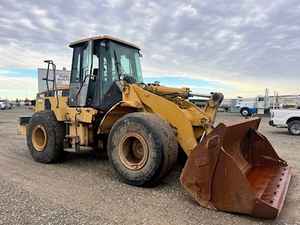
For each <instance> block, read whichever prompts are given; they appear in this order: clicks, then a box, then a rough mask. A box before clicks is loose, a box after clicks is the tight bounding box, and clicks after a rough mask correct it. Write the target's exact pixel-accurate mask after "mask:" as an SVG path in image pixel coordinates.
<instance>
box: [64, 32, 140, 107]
mask: <svg viewBox="0 0 300 225" xmlns="http://www.w3.org/2000/svg"><path fill="white" fill-rule="evenodd" d="M70 47H71V48H73V60H72V69H71V80H70V97H69V105H70V106H81V107H93V108H97V109H100V110H103V111H106V110H108V109H109V108H110V107H111V106H112V105H114V104H116V103H117V102H119V101H121V100H122V90H121V89H120V82H119V81H120V80H126V81H129V82H132V83H133V82H134V83H142V82H143V77H142V70H141V64H140V56H141V54H140V49H139V47H137V46H136V45H133V44H131V43H128V42H125V41H122V40H119V39H116V38H113V37H110V36H107V35H104V36H97V37H93V38H89V39H84V40H80V41H76V42H73V43H71V44H70Z"/></svg>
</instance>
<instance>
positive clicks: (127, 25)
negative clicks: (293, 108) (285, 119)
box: [0, 0, 300, 96]
mask: <svg viewBox="0 0 300 225" xmlns="http://www.w3.org/2000/svg"><path fill="white" fill-rule="evenodd" d="M299 9H300V2H299V1H297V0H289V1H286V0H274V1H271V2H270V1H261V0H245V1H218V0H202V1H195V0H189V1H188V0H186V1H182V0H173V1H167V0H161V1H158V0H156V1H153V0H149V1H147V0H126V1H125V0H103V1H98V0H89V1H80V0H69V1H67V3H66V2H65V1H55V4H53V3H51V2H49V1H38V0H24V1H17V0H11V1H1V2H0V10H1V14H0V29H1V36H0V68H12V67H13V68H15V67H20V68H36V67H41V66H43V63H42V61H43V60H44V59H49V58H51V59H54V60H55V62H56V63H57V64H58V68H61V67H63V66H65V67H67V68H70V63H71V54H72V51H71V49H70V48H68V47H67V44H68V43H69V42H70V41H73V40H76V39H79V38H82V37H87V36H91V35H97V34H111V35H113V36H117V37H120V38H123V39H126V40H128V41H132V42H135V43H137V44H138V45H140V46H141V48H142V49H143V55H144V58H143V60H142V61H143V69H144V74H145V75H146V76H150V75H153V74H154V73H156V74H157V76H162V75H164V76H168V75H174V74H175V75H176V76H177V75H179V76H188V77H189V78H191V79H205V80H210V81H217V82H219V83H223V84H224V85H225V86H226V85H227V84H229V85H228V86H226V87H225V88H224V92H225V96H231V95H234V96H236V95H252V94H254V93H255V92H260V93H262V92H263V91H264V88H270V89H276V90H277V91H282V92H285V93H292V92H298V91H299V88H298V86H297V85H296V84H299V83H300V76H299V72H300V68H299V61H300V51H299V49H300V39H299V36H300V25H299V23H298V21H299V20H300V10H299ZM234 85H237V86H236V87H234ZM208 87H212V86H208ZM212 91H213V90H212ZM237 92H238V93H237Z"/></svg>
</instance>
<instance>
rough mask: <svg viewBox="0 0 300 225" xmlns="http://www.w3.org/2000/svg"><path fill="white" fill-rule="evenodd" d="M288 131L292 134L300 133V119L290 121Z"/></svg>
mask: <svg viewBox="0 0 300 225" xmlns="http://www.w3.org/2000/svg"><path fill="white" fill-rule="evenodd" d="M288 131H289V134H291V135H297V136H298V135H300V120H293V121H290V122H288Z"/></svg>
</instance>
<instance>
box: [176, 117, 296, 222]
mask: <svg viewBox="0 0 300 225" xmlns="http://www.w3.org/2000/svg"><path fill="white" fill-rule="evenodd" d="M259 123H260V119H251V120H248V121H246V122H243V123H238V124H234V125H231V126H225V125H224V124H220V125H218V126H217V127H216V128H215V129H214V130H213V131H212V132H211V133H210V134H208V135H207V136H206V137H205V138H204V139H203V140H202V142H201V143H200V144H198V146H197V147H196V148H195V149H194V150H193V151H192V153H191V154H190V155H189V158H188V160H187V162H186V164H185V166H184V169H183V171H182V174H181V177H180V181H181V183H182V185H183V187H184V188H185V189H186V190H187V191H188V192H189V193H190V194H191V195H192V196H193V197H194V199H195V200H196V201H197V202H198V203H199V204H200V205H201V206H203V207H207V208H213V209H217V210H223V211H227V212H234V213H243V214H248V215H251V216H254V217H260V218H268V219H272V218H275V217H276V216H277V215H278V214H279V212H280V210H281V208H282V206H283V203H284V200H285V196H286V192H287V189H288V186H289V182H290V178H291V169H290V167H288V165H287V163H286V162H285V161H284V160H282V159H281V158H279V156H278V155H277V153H276V152H275V150H274V149H273V147H272V145H271V144H270V142H269V141H268V140H267V139H266V138H265V137H264V136H263V135H262V134H260V133H259V132H258V131H257V128H258V126H259Z"/></svg>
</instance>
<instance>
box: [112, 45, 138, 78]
mask: <svg viewBox="0 0 300 225" xmlns="http://www.w3.org/2000/svg"><path fill="white" fill-rule="evenodd" d="M111 54H112V56H113V57H112V67H113V68H112V77H114V78H115V79H117V78H118V77H121V76H123V77H124V76H131V77H133V78H134V79H135V80H136V82H137V83H142V82H143V76H142V70H141V63H140V53H139V50H138V49H135V48H130V47H126V46H123V45H120V44H116V43H111Z"/></svg>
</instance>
